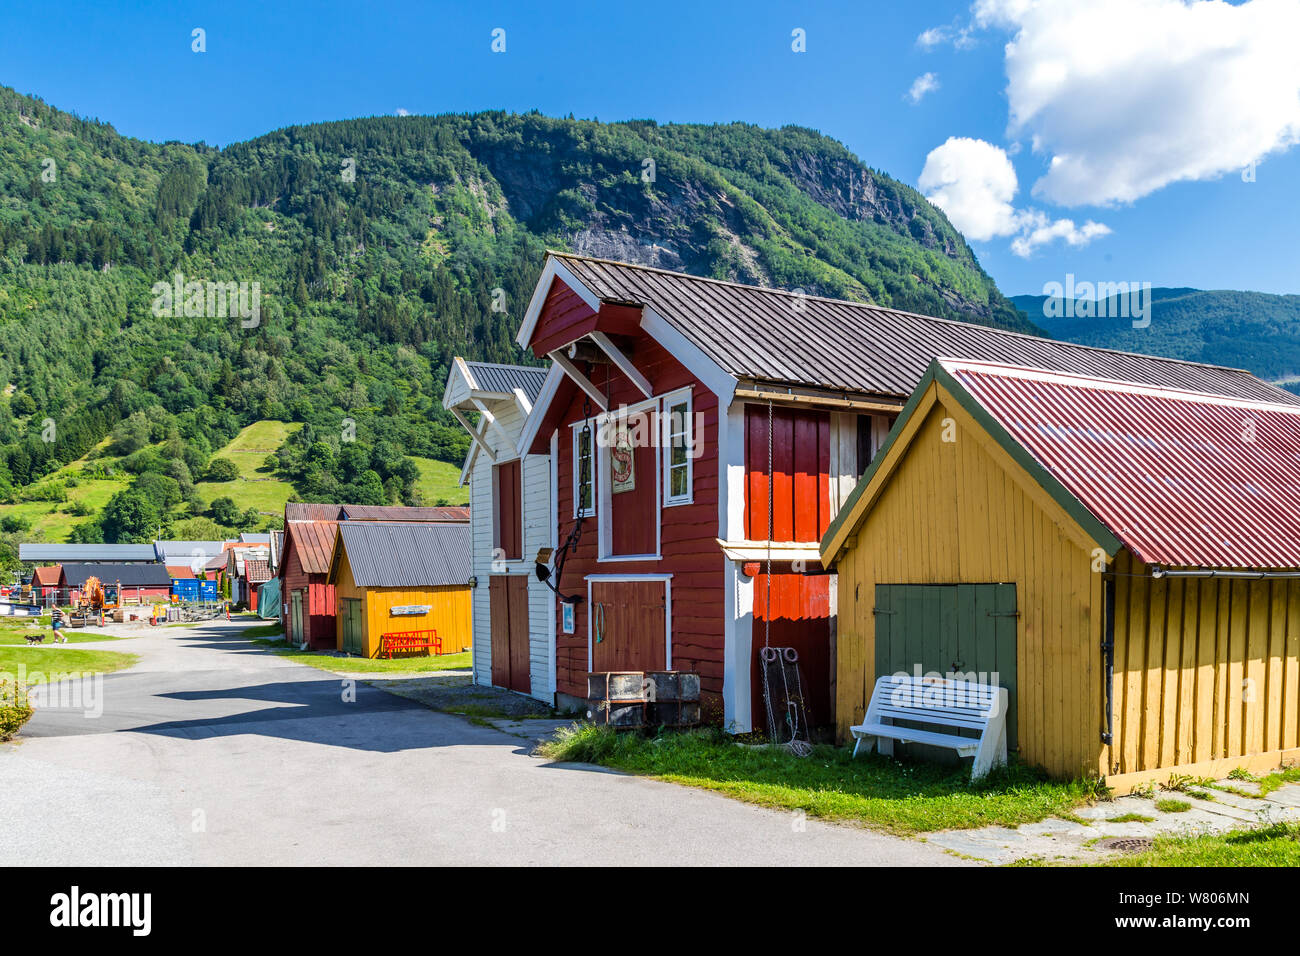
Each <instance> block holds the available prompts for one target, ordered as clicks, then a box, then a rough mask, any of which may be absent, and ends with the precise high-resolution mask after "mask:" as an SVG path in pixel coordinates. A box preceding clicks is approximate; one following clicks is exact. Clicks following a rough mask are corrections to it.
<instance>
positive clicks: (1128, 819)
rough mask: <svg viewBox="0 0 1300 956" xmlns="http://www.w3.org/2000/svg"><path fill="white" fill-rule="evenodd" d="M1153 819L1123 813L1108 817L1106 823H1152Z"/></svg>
mask: <svg viewBox="0 0 1300 956" xmlns="http://www.w3.org/2000/svg"><path fill="white" fill-rule="evenodd" d="M1154 821H1155V817H1148V816H1144V815H1143V814H1141V813H1124V814H1121V815H1120V816H1117V817H1108V818H1107V820H1106V822H1107V823H1152V822H1154Z"/></svg>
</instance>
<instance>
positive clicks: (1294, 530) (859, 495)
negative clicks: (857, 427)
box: [821, 360, 1300, 792]
mask: <svg viewBox="0 0 1300 956" xmlns="http://www.w3.org/2000/svg"><path fill="white" fill-rule="evenodd" d="M1286 401H1287V399H1286V398H1284V397H1282V396H1279V403H1278V404H1273V403H1270V402H1254V401H1245V400H1240V399H1231V398H1225V397H1221V396H1217V395H1213V394H1207V393H1193V392H1187V391H1181V390H1176V389H1169V388H1155V387H1149V386H1139V385H1132V384H1129V383H1116V382H1111V381H1107V380H1103V379H1095V378H1086V377H1082V376H1076V375H1066V374H1059V373H1048V372H1041V371H1038V370H1032V369H1024V368H1016V367H1012V366H1004V365H994V364H988V363H971V362H954V361H947V360H940V361H937V362H935V363H934V364H933V365H932V366H931V367H930V370H929V371H928V372H927V374H926V376H925V377H924V379H923V380H922V381H921V383H920V385H919V386H918V388H917V390H916V392H915V393H914V394H913V396H912V398H911V400H910V401H909V403H908V405H907V406H906V408H905V409H904V410H903V412H902V414H901V415H900V416H899V419H898V421H897V422H896V423H895V426H894V428H893V430H892V432H891V434H890V438H889V440H888V441H887V443H886V444H885V446H884V447H883V448H882V450H881V452H880V454H879V455H877V457H876V459H875V460H874V461H873V463H872V466H871V467H870V469H868V471H867V473H866V474H865V475H864V476H863V479H862V481H861V483H860V484H859V485H858V487H857V488H856V489H855V491H854V493H853V495H852V496H851V497H850V498H849V500H848V501H847V502H846V504H845V507H844V508H843V509H842V510H841V512H840V514H839V515H838V516H837V518H836V520H835V521H834V522H833V523H832V525H831V527H830V528H829V529H828V531H827V533H826V536H825V537H824V539H823V541H822V546H821V553H822V561H823V564H825V565H826V566H827V567H833V568H835V569H836V570H837V571H838V595H837V598H838V602H837V603H838V614H839V616H838V634H837V652H836V653H837V661H836V688H837V706H836V714H837V720H838V730H839V734H840V737H841V739H845V738H846V737H847V731H848V727H849V726H851V725H852V724H854V723H858V722H860V721H861V719H862V716H863V713H864V711H865V708H866V704H867V700H868V698H869V696H870V694H871V689H872V686H873V682H874V680H875V678H876V677H878V676H883V675H884V674H887V673H895V672H897V671H900V670H903V671H907V672H909V673H912V672H915V671H916V670H917V669H919V670H920V671H922V672H923V673H928V672H936V671H937V672H942V673H951V672H953V671H957V672H960V673H964V674H972V673H974V674H976V675H979V674H991V675H995V680H994V681H991V682H996V683H999V684H1001V685H1002V686H1005V687H1007V688H1008V690H1009V691H1010V695H1009V696H1010V698H1011V713H1010V714H1009V715H1008V716H1009V732H1010V739H1009V743H1010V746H1011V747H1012V748H1013V749H1014V750H1018V751H1019V754H1020V757H1021V759H1022V760H1024V761H1026V762H1028V763H1031V764H1035V765H1039V766H1042V767H1044V768H1045V769H1046V770H1047V771H1048V772H1050V773H1051V774H1052V775H1054V776H1056V777H1065V778H1069V777H1093V778H1095V777H1104V778H1106V779H1107V782H1108V783H1109V784H1110V785H1111V786H1112V787H1114V788H1115V789H1116V791H1117V792H1127V791H1128V790H1130V789H1132V787H1134V786H1136V785H1138V784H1141V783H1144V782H1146V781H1149V780H1161V779H1164V778H1167V777H1168V776H1170V775H1171V774H1174V773H1178V774H1191V775H1198V776H1199V775H1215V776H1218V775H1222V774H1226V773H1227V772H1229V771H1230V770H1231V769H1232V768H1235V767H1244V768H1247V769H1249V770H1263V769H1270V768H1277V767H1278V766H1280V765H1284V764H1287V763H1291V762H1295V761H1296V760H1298V759H1300V696H1298V693H1300V570H1297V569H1300V407H1298V406H1296V405H1295V404H1290V405H1287V404H1283V403H1284V402H1286Z"/></svg>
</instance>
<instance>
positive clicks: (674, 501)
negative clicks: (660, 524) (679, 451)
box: [659, 386, 695, 508]
mask: <svg viewBox="0 0 1300 956" xmlns="http://www.w3.org/2000/svg"><path fill="white" fill-rule="evenodd" d="M661 401H662V402H663V404H662V405H661V406H660V407H661V409H662V411H661V412H660V415H661V419H660V421H661V425H662V427H661V429H660V433H659V445H660V449H659V457H660V462H661V466H662V468H663V478H662V481H661V484H662V487H663V506H664V507H665V508H672V507H676V506H677V505H689V504H694V503H695V459H694V458H692V457H691V450H692V448H693V446H694V441H695V434H694V432H695V415H694V412H695V403H694V397H693V391H692V389H691V387H690V386H687V387H686V388H679V389H678V390H677V391H675V392H669V393H668V394H667V395H664V396H663V397H662V399H661ZM683 401H684V402H685V403H686V419H685V424H684V427H685V429H686V430H685V432H684V433H683V436H684V437H685V439H686V493H685V494H684V495H676V496H674V495H673V494H672V487H673V480H672V479H673V442H672V424H673V423H672V408H673V406H674V405H680V404H682V402H683Z"/></svg>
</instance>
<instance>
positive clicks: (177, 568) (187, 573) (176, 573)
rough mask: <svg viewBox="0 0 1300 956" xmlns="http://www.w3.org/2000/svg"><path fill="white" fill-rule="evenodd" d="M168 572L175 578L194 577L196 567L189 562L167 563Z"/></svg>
mask: <svg viewBox="0 0 1300 956" xmlns="http://www.w3.org/2000/svg"><path fill="white" fill-rule="evenodd" d="M167 573H168V574H170V575H171V576H172V577H173V578H192V577H194V569H193V568H191V567H190V566H189V565H188V564H169V565H167Z"/></svg>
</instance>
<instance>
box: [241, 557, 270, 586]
mask: <svg viewBox="0 0 1300 956" xmlns="http://www.w3.org/2000/svg"><path fill="white" fill-rule="evenodd" d="M244 578H245V579H246V580H247V581H248V583H249V584H262V583H263V582H265V581H269V580H271V562H270V561H267V560H266V559H265V558H246V559H245V560H244Z"/></svg>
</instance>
